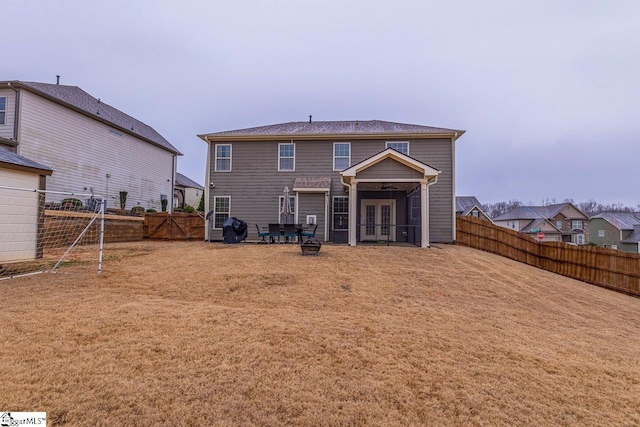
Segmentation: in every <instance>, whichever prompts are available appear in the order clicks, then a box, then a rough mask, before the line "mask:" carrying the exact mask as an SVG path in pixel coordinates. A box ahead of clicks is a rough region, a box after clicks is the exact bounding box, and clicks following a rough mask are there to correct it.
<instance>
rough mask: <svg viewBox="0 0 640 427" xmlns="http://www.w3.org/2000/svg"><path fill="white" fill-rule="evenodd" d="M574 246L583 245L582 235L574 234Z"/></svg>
mask: <svg viewBox="0 0 640 427" xmlns="http://www.w3.org/2000/svg"><path fill="white" fill-rule="evenodd" d="M576 244H577V245H584V234H576Z"/></svg>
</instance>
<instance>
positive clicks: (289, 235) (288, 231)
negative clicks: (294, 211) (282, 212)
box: [284, 224, 298, 242]
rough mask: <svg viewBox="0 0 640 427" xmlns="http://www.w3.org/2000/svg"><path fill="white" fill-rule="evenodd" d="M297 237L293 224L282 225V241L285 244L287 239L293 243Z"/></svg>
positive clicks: (296, 230)
mask: <svg viewBox="0 0 640 427" xmlns="http://www.w3.org/2000/svg"><path fill="white" fill-rule="evenodd" d="M296 237H298V229H297V227H296V225H295V224H284V239H285V242H288V241H289V239H291V241H293V239H295V238H296Z"/></svg>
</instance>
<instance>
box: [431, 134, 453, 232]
mask: <svg viewBox="0 0 640 427" xmlns="http://www.w3.org/2000/svg"><path fill="white" fill-rule="evenodd" d="M456 139H458V132H454V133H453V138H451V156H452V157H451V162H452V164H453V176H452V177H451V188H452V189H453V194H452V199H453V200H452V203H451V212H452V213H453V218H452V227H451V230H452V236H451V243H453V244H455V243H456V233H457V230H456ZM436 181H437V177H436Z"/></svg>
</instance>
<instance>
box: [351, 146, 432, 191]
mask: <svg viewBox="0 0 640 427" xmlns="http://www.w3.org/2000/svg"><path fill="white" fill-rule="evenodd" d="M386 159H391V160H393V161H396V162H398V163H400V164H402V165H404V166H406V167H408V168H410V169H413V170H415V171H418V172H419V173H420V174H421V177H422V179H430V178H435V177H437V176H438V175H440V173H441V171H439V170H438V169H436V168H434V167H431V166H429V165H427V164H426V163H422V162H421V161H419V160H416V159H414V158H413V157H409V156H407V155H406V154H403V153H401V152H399V151H397V150H394V149H393V148H387V149H385V150H382V151H381V152H379V153H377V154H374V155H373V156H371V157H369V158H367V159H364V160H362V161H361V162H358V163H356V164H355V165H353V166H351V167H349V168H347V169H345V170H343V171H342V172H340V176H341V177H342V182H343V183H347V184H348V183H350V182H351V181H353V180H354V179H356V178H357V175H358V173H360V172H362V171H364V170H366V169H368V168H370V167H372V166H374V165H376V164H378V163H380V162H382V161H384V160H386ZM394 180H395V179H394V177H393V176H389V177H386V178H384V181H394ZM402 180H409V181H416V180H415V179H402Z"/></svg>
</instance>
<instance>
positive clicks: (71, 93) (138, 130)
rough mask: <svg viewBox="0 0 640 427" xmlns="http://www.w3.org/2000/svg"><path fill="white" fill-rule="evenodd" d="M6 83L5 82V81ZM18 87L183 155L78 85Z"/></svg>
mask: <svg viewBox="0 0 640 427" xmlns="http://www.w3.org/2000/svg"><path fill="white" fill-rule="evenodd" d="M3 83H4V82H3ZM11 83H12V84H14V86H17V87H24V88H25V89H27V90H30V91H33V92H35V93H38V94H40V95H45V96H46V97H49V98H51V99H53V100H54V101H56V102H58V103H60V104H63V105H66V106H69V107H71V108H73V109H76V110H79V111H81V112H83V113H84V114H87V115H89V116H91V117H93V118H95V119H97V120H100V121H104V122H106V123H108V124H110V125H112V126H114V127H116V128H119V129H121V130H123V131H124V132H127V133H130V134H133V135H135V136H137V137H139V138H142V139H145V140H147V141H149V142H151V143H153V144H155V145H157V146H159V147H161V148H164V149H165V150H167V151H170V152H172V153H175V154H179V155H180V154H181V153H180V152H179V151H178V150H177V149H176V148H175V147H174V146H173V145H171V143H170V142H169V141H167V140H166V139H164V137H163V136H162V135H160V134H159V133H158V132H156V130H155V129H153V128H152V127H151V126H149V125H147V124H145V123H143V122H141V121H140V120H137V119H134V118H133V117H131V116H129V115H127V114H125V113H123V112H122V111H120V110H118V109H116V108H114V107H112V106H110V105H109V104H105V103H104V102H102V101H101V100H100V99H97V98H94V97H93V96H91V95H89V94H88V93H87V92H85V91H84V90H82V89H80V88H79V87H77V86H66V85H58V84H49V83H37V82H22V81H15V82H11Z"/></svg>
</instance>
